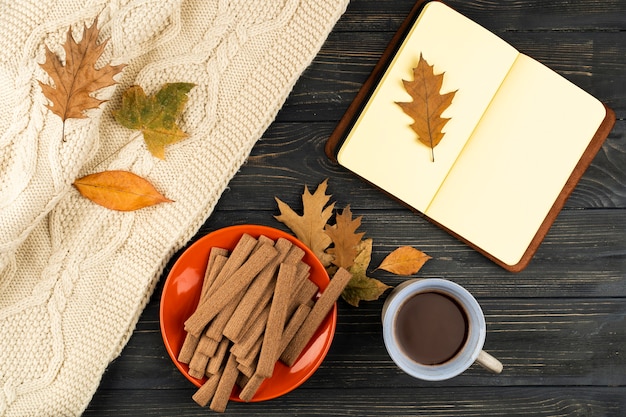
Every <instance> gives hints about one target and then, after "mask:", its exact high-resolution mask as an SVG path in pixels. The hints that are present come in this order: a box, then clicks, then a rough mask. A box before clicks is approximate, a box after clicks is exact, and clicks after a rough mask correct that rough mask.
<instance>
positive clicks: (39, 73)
mask: <svg viewBox="0 0 626 417" xmlns="http://www.w3.org/2000/svg"><path fill="white" fill-rule="evenodd" d="M346 5H347V0H315V1H312V0H189V1H184V0H58V1H56V0H0V10H2V13H0V416H2V417H4V416H73V415H80V414H81V413H82V412H83V411H84V409H85V408H86V406H87V405H88V403H89V401H90V399H91V397H92V395H93V393H94V392H95V390H96V388H97V387H98V384H99V382H100V378H101V376H102V374H103V372H104V370H105V368H106V367H107V365H108V364H109V362H110V361H111V360H113V359H114V358H115V357H116V356H118V355H119V354H120V352H121V350H122V348H123V347H124V345H125V344H126V342H127V341H128V338H129V337H130V335H131V333H132V331H133V329H134V326H135V324H136V322H137V319H138V317H139V315H140V313H141V311H142V310H143V308H144V307H145V305H146V303H147V301H148V299H149V297H150V296H151V294H152V291H153V289H154V286H155V283H156V281H157V280H158V278H159V277H160V275H161V273H162V271H163V268H164V265H165V263H166V262H167V261H168V260H169V259H170V257H171V256H172V254H173V253H174V252H175V251H177V250H178V249H180V248H181V247H183V245H184V244H185V243H186V242H188V241H189V239H190V238H191V237H192V236H193V235H194V233H195V232H196V231H197V230H198V228H199V227H200V226H201V225H202V224H203V223H204V221H205V220H206V219H207V217H208V216H209V215H210V214H211V212H212V210H213V208H214V207H215V204H216V202H217V200H218V199H219V197H220V195H221V194H222V192H223V191H224V189H225V188H226V186H227V184H228V182H229V181H230V179H231V178H232V177H233V175H234V174H235V173H236V172H237V170H238V169H239V167H240V166H241V164H242V163H243V162H244V160H245V159H246V158H247V156H248V155H249V153H250V150H251V148H252V146H253V145H254V143H255V142H256V141H257V140H258V139H259V138H260V137H261V135H262V134H263V132H264V131H265V129H266V128H267V127H268V126H269V124H270V123H271V122H272V120H273V119H274V117H275V115H276V113H277V112H278V110H279V109H280V107H281V106H282V104H283V102H284V100H285V99H286V97H287V95H288V94H289V92H290V90H291V88H292V87H293V84H294V83H295V82H296V80H297V78H298V76H299V75H300V74H301V73H302V71H303V70H304V69H305V68H306V67H307V66H308V65H309V64H310V62H311V60H312V59H313V57H314V56H315V54H316V53H317V52H318V51H319V48H320V47H321V45H322V43H323V42H324V40H325V39H326V37H327V35H328V33H329V32H330V30H331V28H332V26H333V25H334V24H335V22H336V21H337V19H338V18H339V17H340V15H341V14H342V13H343V12H344V10H345V7H346ZM96 16H99V18H98V22H99V23H98V26H99V27H100V29H101V33H100V35H101V41H102V40H104V39H107V38H108V39H110V40H109V43H108V45H107V47H106V50H105V52H104V55H103V57H102V60H101V62H102V63H107V62H108V63H111V64H113V65H117V64H121V63H125V64H127V66H126V67H125V69H124V71H123V72H122V74H120V75H119V76H118V78H117V79H118V81H119V84H118V85H116V86H114V87H110V88H106V89H103V90H101V91H99V92H97V94H98V97H99V98H103V99H106V100H108V101H107V102H106V103H105V104H104V105H102V106H101V107H100V108H99V109H96V110H90V111H89V112H88V115H89V117H88V118H86V119H70V120H67V121H66V123H65V127H64V128H63V125H62V122H61V120H60V118H58V117H57V116H55V115H54V114H52V112H51V111H49V110H48V109H47V108H46V106H45V105H46V103H47V100H46V99H45V97H44V96H43V94H42V92H41V89H40V87H39V85H38V80H42V81H46V80H47V75H46V74H45V72H44V71H43V70H42V69H41V68H40V66H39V63H42V62H43V61H44V60H45V58H44V55H45V54H44V50H45V45H47V46H48V47H49V48H50V49H51V50H52V51H54V52H55V53H56V54H57V55H59V56H60V57H61V58H63V49H62V44H63V42H65V33H66V32H67V30H68V28H69V27H71V28H72V30H73V31H74V34H75V37H76V38H77V40H79V39H80V38H81V36H82V28H83V26H84V25H85V24H86V25H87V26H90V25H91V24H92V22H93V21H94V19H95V17H96ZM167 82H192V83H195V84H196V87H195V88H194V89H193V90H192V91H191V93H190V94H189V96H190V100H189V103H188V104H187V106H186V108H185V111H184V114H183V115H182V120H181V121H180V125H181V127H182V128H183V129H184V130H185V131H186V132H188V133H189V134H190V137H189V138H187V139H185V140H184V141H182V142H179V143H177V144H174V145H172V146H169V147H168V148H167V150H166V159H165V160H164V161H163V160H159V159H156V158H154V157H153V156H151V155H150V153H149V152H148V151H147V150H146V148H145V145H144V143H143V140H142V138H141V136H140V135H139V134H138V133H137V132H133V131H131V130H128V129H126V128H124V127H122V126H120V125H119V124H117V123H116V122H115V120H114V119H113V117H112V115H111V109H114V108H118V107H119V105H120V101H121V94H122V92H123V91H124V90H125V89H126V88H128V87H129V86H131V85H133V84H137V85H140V86H142V87H143V88H144V90H146V92H147V93H148V94H151V93H153V92H155V91H157V90H158V89H159V88H160V87H161V86H162V85H163V84H164V83H167ZM63 129H64V137H63V135H62V131H63ZM105 169H124V170H130V171H133V172H135V173H136V174H138V175H141V176H143V177H145V178H147V179H149V180H150V181H151V182H152V183H153V184H155V186H156V187H157V189H159V191H161V192H162V193H163V194H165V195H166V196H167V197H169V198H171V199H172V200H174V201H175V202H174V203H168V204H161V205H157V206H153V207H149V208H145V209H142V210H139V211H136V212H130V213H121V212H114V211H110V210H107V209H104V208H102V207H100V206H97V205H95V204H93V203H91V202H90V201H88V200H86V199H84V198H82V197H81V196H80V195H79V194H78V193H77V191H76V190H75V189H74V188H73V187H72V186H71V184H72V182H73V181H74V179H75V178H77V177H78V176H82V175H86V174H89V173H93V172H99V171H102V170H105Z"/></svg>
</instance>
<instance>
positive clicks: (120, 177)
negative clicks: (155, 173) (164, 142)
mask: <svg viewBox="0 0 626 417" xmlns="http://www.w3.org/2000/svg"><path fill="white" fill-rule="evenodd" d="M74 186H75V187H76V188H77V189H78V191H79V192H80V193H81V194H82V195H83V196H84V197H86V198H88V199H89V200H91V201H93V202H94V203H96V204H99V205H101V206H103V207H106V208H109V209H112V210H119V211H133V210H138V209H140V208H144V207H148V206H152V205H154V204H159V203H166V202H171V201H172V200H170V199H168V198H166V197H164V196H163V195H161V194H160V193H159V192H158V191H157V190H156V189H155V188H154V186H153V185H152V184H150V182H148V181H147V180H145V179H144V178H141V177H140V176H138V175H136V174H133V173H132V172H128V171H104V172H99V173H96V174H91V175H87V176H85V177H83V178H80V179H77V180H76V181H74Z"/></svg>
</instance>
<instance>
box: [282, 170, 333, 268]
mask: <svg viewBox="0 0 626 417" xmlns="http://www.w3.org/2000/svg"><path fill="white" fill-rule="evenodd" d="M327 186H328V180H324V181H323V182H322V183H321V184H320V185H318V187H317V189H316V190H315V193H313V194H311V193H310V192H309V188H308V187H306V186H305V187H304V193H303V194H302V206H303V212H302V215H298V214H297V213H296V212H295V211H293V210H292V209H291V207H289V206H288V205H287V204H286V203H284V202H282V201H281V200H280V199H278V198H275V199H276V202H277V203H278V209H279V210H280V215H279V216H274V217H275V218H276V220H278V221H279V222H282V223H284V224H285V225H286V226H287V227H289V228H290V229H291V230H292V231H293V232H294V233H295V235H296V237H297V238H298V239H300V240H301V241H302V243H304V244H305V245H306V246H308V247H309V248H310V249H311V250H312V251H313V253H315V256H317V258H318V259H319V260H320V262H321V263H322V264H323V265H324V266H325V267H327V266H328V265H330V263H331V261H332V258H333V257H332V255H330V254H329V253H326V249H327V248H328V247H329V246H330V244H331V243H332V240H331V238H330V236H328V234H326V232H325V231H324V228H325V226H326V223H327V222H328V219H330V217H331V216H332V213H333V208H334V207H335V203H334V202H333V203H331V204H330V205H328V206H326V204H327V203H328V200H329V199H330V195H326V188H327Z"/></svg>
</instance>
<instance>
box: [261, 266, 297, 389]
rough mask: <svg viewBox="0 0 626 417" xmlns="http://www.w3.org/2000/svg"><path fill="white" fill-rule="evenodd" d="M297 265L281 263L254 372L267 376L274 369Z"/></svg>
mask: <svg viewBox="0 0 626 417" xmlns="http://www.w3.org/2000/svg"><path fill="white" fill-rule="evenodd" d="M296 271H297V267H296V266H295V265H289V264H281V265H280V269H279V271H278V278H277V279H276V290H275V291H274V297H273V298H272V304H271V306H270V312H269V316H268V318H267V327H266V328H265V334H264V336H263V345H262V346H261V353H260V355H259V364H258V366H257V370H256V373H257V374H259V375H261V376H264V377H266V378H269V377H270V376H272V372H273V371H274V364H275V363H276V359H275V358H274V357H275V356H276V352H277V351H278V348H279V346H280V338H281V336H282V334H283V329H284V328H285V320H286V318H287V308H288V307H289V299H290V298H291V285H292V284H293V280H294V278H295V276H296Z"/></svg>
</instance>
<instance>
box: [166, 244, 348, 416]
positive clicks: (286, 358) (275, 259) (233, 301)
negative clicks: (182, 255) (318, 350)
mask: <svg viewBox="0 0 626 417" xmlns="http://www.w3.org/2000/svg"><path fill="white" fill-rule="evenodd" d="M303 257H304V251H303V250H302V249H301V248H300V247H298V246H296V245H294V244H293V243H291V242H290V241H289V240H288V239H284V238H279V239H277V240H276V241H274V240H272V239H270V238H268V237H266V236H259V237H258V238H254V237H252V236H250V235H248V234H244V235H242V237H241V238H240V239H239V241H238V243H237V245H236V246H235V247H234V249H233V250H232V251H228V250H226V249H223V248H212V249H211V252H210V254H209V260H208V263H207V268H206V272H205V276H204V280H203V283H202V289H201V294H200V300H199V303H198V307H197V309H196V310H195V311H194V313H193V314H192V315H191V316H190V317H189V318H188V319H187V320H186V321H185V331H186V332H187V334H186V337H185V341H184V343H183V346H182V348H181V350H180V353H179V355H178V360H179V361H180V362H182V363H186V364H188V365H189V375H191V376H192V377H194V378H198V379H203V378H204V377H205V376H206V377H207V380H206V382H205V383H204V384H203V385H202V386H201V387H200V388H199V389H198V391H197V392H196V393H195V394H194V395H193V399H194V401H195V402H196V403H198V404H199V405H201V406H203V407H204V406H206V405H209V406H210V408H211V409H212V410H214V411H217V412H224V411H225V410H226V406H227V404H228V400H229V397H230V394H231V392H232V390H233V388H234V387H235V385H238V386H239V387H240V388H241V392H240V395H239V397H240V399H241V400H243V401H250V400H252V398H253V397H254V395H255V393H256V392H257V390H258V389H259V387H260V386H261V384H262V383H263V381H264V380H265V379H266V378H269V377H271V376H272V373H273V371H274V366H275V364H276V362H277V361H278V360H281V361H282V362H284V363H285V364H286V365H287V366H292V365H293V364H294V362H295V361H296V360H297V359H298V357H299V356H300V354H301V353H302V351H303V350H304V348H305V347H306V345H307V343H308V342H309V340H310V339H311V338H312V337H313V335H314V333H315V331H316V330H317V329H318V327H319V326H320V324H321V323H322V322H323V320H324V318H325V317H326V316H327V314H328V313H329V312H330V310H331V309H332V306H333V304H334V303H335V301H336V300H337V298H339V296H340V295H341V292H342V291H343V289H344V288H345V286H346V285H347V284H348V281H350V278H351V274H350V273H349V272H348V271H347V270H345V269H340V270H339V271H338V272H337V273H336V274H335V275H334V277H333V279H332V280H331V282H330V284H329V285H328V287H327V288H326V289H325V290H324V291H323V292H322V293H321V295H320V296H319V297H316V296H317V294H318V291H319V288H318V287H317V285H315V284H314V283H313V282H312V281H311V280H309V279H308V277H309V269H310V267H309V265H307V264H306V263H305V262H304V261H303Z"/></svg>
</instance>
